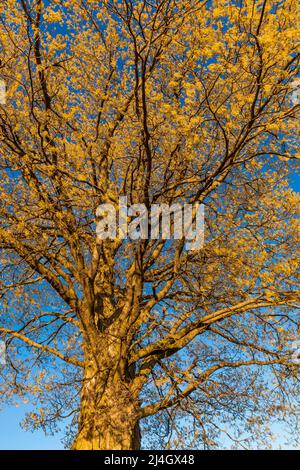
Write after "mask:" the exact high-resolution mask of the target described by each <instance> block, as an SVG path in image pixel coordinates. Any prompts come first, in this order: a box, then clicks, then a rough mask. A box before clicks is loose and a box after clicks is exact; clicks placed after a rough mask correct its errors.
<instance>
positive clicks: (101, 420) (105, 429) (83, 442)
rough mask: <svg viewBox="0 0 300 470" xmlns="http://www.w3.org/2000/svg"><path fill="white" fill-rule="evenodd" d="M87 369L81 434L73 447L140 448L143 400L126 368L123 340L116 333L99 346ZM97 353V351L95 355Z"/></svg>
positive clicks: (82, 400) (100, 448)
mask: <svg viewBox="0 0 300 470" xmlns="http://www.w3.org/2000/svg"><path fill="white" fill-rule="evenodd" d="M97 349H98V351H99V352H98V353H97V356H96V360H95V358H94V357H93V358H91V356H90V351H89V361H88V365H87V367H86V369H85V376H84V380H83V386H82V391H81V405H80V417H79V427H78V434H77V436H76V438H75V441H74V443H73V446H72V449H73V450H133V449H139V448H140V430H139V412H140V406H139V400H138V393H136V392H135V391H134V390H133V388H132V377H131V376H130V374H128V371H127V369H126V361H124V360H123V359H122V358H124V357H126V356H124V350H123V343H122V341H120V339H118V338H116V337H114V339H113V340H110V342H109V344H108V343H107V342H105V343H102V344H101V348H100V347H98V348H97ZM94 356H95V355H94Z"/></svg>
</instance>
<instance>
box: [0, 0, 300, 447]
mask: <svg viewBox="0 0 300 470" xmlns="http://www.w3.org/2000/svg"><path fill="white" fill-rule="evenodd" d="M297 3H298V2H297V1H296V0H284V1H282V2H277V1H274V0H269V1H268V0H264V1H252V0H251V1H250V0H247V1H241V2H229V1H227V0H218V2H208V1H204V0H199V1H198V0H180V1H179V0H153V1H146V0H140V1H135V0H115V1H109V0H108V1H102V2H101V1H97V0H73V1H64V2H61V1H60V0H55V1H51V2H48V1H45V0H17V1H12V0H4V1H3V2H2V3H1V6H0V18H1V21H0V51H1V63H0V74H1V78H2V79H3V80H5V82H6V85H7V99H6V103H5V104H1V105H0V168H1V170H0V171H1V205H0V207H1V208H0V217H1V218H0V244H1V313H0V315H1V316H0V335H1V338H2V339H5V341H6V347H7V364H6V366H5V367H2V368H1V369H0V373H1V376H2V379H1V385H0V386H1V391H2V396H3V399H4V400H6V401H7V402H9V401H12V400H14V399H17V400H24V399H25V400H29V401H30V402H31V403H35V402H36V403H39V404H40V405H39V408H37V409H36V410H35V411H34V412H31V413H29V415H28V416H27V420H26V423H25V425H26V426H28V427H33V428H36V427H38V426H41V427H42V428H44V429H50V430H52V431H55V430H56V429H57V426H59V425H60V422H61V421H62V420H63V418H64V417H71V416H73V421H72V423H71V430H70V436H69V440H70V439H73V442H72V445H71V446H72V448H73V449H136V448H139V447H140V445H141V429H142V430H143V436H145V440H144V441H143V442H144V443H145V444H144V445H146V446H147V445H149V446H150V445H157V446H166V447H172V446H173V447H177V448H178V447H180V446H182V445H183V444H182V442H183V440H184V445H186V446H190V447H195V446H200V447H201V446H202V447H205V448H207V447H213V446H215V445H221V444H220V443H219V444H218V436H219V433H222V432H223V433H225V435H226V436H227V437H228V438H230V439H232V440H233V442H234V445H244V446H251V442H252V443H253V442H257V441H256V439H258V438H259V436H258V434H257V432H259V435H260V438H261V442H263V444H262V445H266V444H265V443H266V441H267V440H268V437H269V433H270V432H271V430H270V429H269V430H268V428H267V426H265V427H264V423H263V421H264V420H266V422H265V424H267V423H268V421H267V419H266V417H267V416H269V417H271V418H272V416H275V417H281V418H282V419H288V418H287V415H288V416H289V418H290V419H293V417H294V416H295V415H294V411H293V410H294V404H295V400H296V398H297V393H298V391H297V389H298V380H299V377H298V373H299V366H298V364H296V363H295V361H293V359H292V357H291V348H290V342H291V341H293V340H295V339H297V325H298V320H297V308H298V307H299V288H298V285H297V282H298V271H297V269H298V263H299V258H298V257H297V250H298V249H299V220H298V214H299V196H298V195H297V193H296V192H295V191H293V189H292V186H291V175H292V174H293V172H294V171H295V169H296V163H297V161H298V159H299V149H298V146H299V130H300V126H299V102H298V101H297V100H296V101H295V100H294V99H292V96H294V95H293V94H295V93H294V89H293V87H292V85H293V83H294V82H295V80H296V79H297V76H298V74H299V52H298V51H299V39H298V38H299V24H300V17H299V9H298V5H297ZM125 195H126V196H127V197H128V200H129V202H130V203H131V204H132V203H144V204H145V205H146V207H150V206H151V204H154V203H156V204H158V203H166V204H172V203H174V202H186V203H196V202H198V203H203V204H204V205H205V244H204V247H203V248H202V249H201V250H196V251H187V250H186V249H185V242H184V239H182V240H163V239H157V240H151V239H149V240H139V241H132V240H129V239H126V240H123V239H118V238H117V239H116V240H99V239H97V237H96V228H95V226H96V222H97V220H96V218H95V214H96V209H97V207H98V206H99V204H103V203H108V202H109V203H111V204H115V205H116V204H117V202H118V198H119V196H125ZM153 420H154V421H153ZM226 422H230V423H231V428H232V429H231V430H230V431H228V430H227V429H226V427H225V424H224V423H226ZM241 428H242V429H243V432H240V429H241ZM235 430H237V434H235V432H234V431H235ZM239 433H240V434H239ZM245 433H246V437H245ZM239 436H240V437H239ZM247 436H248V437H247ZM147 443H148V444H147Z"/></svg>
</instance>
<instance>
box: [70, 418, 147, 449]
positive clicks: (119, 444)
mask: <svg viewBox="0 0 300 470" xmlns="http://www.w3.org/2000/svg"><path fill="white" fill-rule="evenodd" d="M140 446H141V438H140V428H139V424H138V423H136V424H133V425H132V426H130V425H128V426H124V423H122V422H120V421H118V420H116V421H115V422H114V423H113V424H110V425H109V426H106V428H103V427H102V425H101V426H100V425H98V426H97V425H95V426H93V427H92V428H89V429H82V430H81V431H80V432H79V433H78V435H77V437H76V439H75V441H74V443H73V445H72V450H138V449H140Z"/></svg>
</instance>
